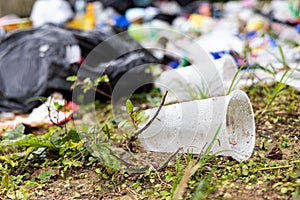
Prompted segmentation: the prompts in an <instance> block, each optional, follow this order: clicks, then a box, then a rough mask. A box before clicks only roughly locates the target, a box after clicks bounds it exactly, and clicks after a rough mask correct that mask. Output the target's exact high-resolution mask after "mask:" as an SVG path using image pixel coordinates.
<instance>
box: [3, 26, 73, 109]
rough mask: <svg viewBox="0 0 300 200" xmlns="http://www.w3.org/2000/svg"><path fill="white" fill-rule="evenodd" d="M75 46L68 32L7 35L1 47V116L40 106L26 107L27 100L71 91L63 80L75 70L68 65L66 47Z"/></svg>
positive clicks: (48, 28) (46, 29)
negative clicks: (7, 112)
mask: <svg viewBox="0 0 300 200" xmlns="http://www.w3.org/2000/svg"><path fill="white" fill-rule="evenodd" d="M76 44H77V40H76V39H75V38H74V37H73V35H72V33H71V32H70V31H66V30H64V29H61V28H58V27H55V26H47V25H46V26H43V27H41V28H37V29H31V30H25V31H20V32H14V33H12V34H8V35H6V37H5V38H4V39H3V40H2V41H1V43H0V112H4V111H21V112H28V111H30V110H31V109H33V108H34V107H36V106H37V105H39V104H40V103H41V102H38V101H35V102H31V103H27V100H28V99H29V98H32V97H36V96H48V95H50V94H51V93H52V92H54V91H58V92H63V93H66V92H68V91H70V86H71V83H70V82H67V81H66V80H65V79H66V77H67V76H69V75H71V74H76V71H77V67H74V66H72V65H70V63H69V62H68V61H67V59H66V47H67V46H72V45H76Z"/></svg>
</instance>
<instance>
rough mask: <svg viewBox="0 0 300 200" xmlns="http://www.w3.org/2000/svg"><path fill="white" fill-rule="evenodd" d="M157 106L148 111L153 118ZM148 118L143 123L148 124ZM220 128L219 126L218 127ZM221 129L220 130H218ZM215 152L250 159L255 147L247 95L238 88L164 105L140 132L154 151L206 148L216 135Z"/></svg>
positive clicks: (146, 143)
mask: <svg viewBox="0 0 300 200" xmlns="http://www.w3.org/2000/svg"><path fill="white" fill-rule="evenodd" d="M157 109H158V108H153V109H148V110H146V111H145V113H146V115H149V116H150V117H149V119H148V120H150V119H151V118H152V117H153V116H154V114H155V113H156V111H157ZM145 124H147V122H144V123H143V124H141V125H140V128H141V127H143V126H145ZM219 128H220V129H219ZM218 129H219V132H218ZM215 134H218V135H217V140H215V141H214V144H213V148H212V149H211V153H212V154H215V153H216V154H218V155H223V156H232V157H233V158H234V159H236V160H238V161H244V160H247V159H248V158H249V157H250V156H251V154H252V152H253V149H254V144H255V121H254V115H253V110H252V106H251V103H250V100H249V98H248V96H247V95H246V94H245V93H244V92H243V91H241V90H235V91H233V92H232V93H230V95H228V96H221V97H214V98H209V99H204V100H195V101H190V102H183V103H177V104H172V105H168V106H163V107H162V109H161V111H160V112H159V114H158V116H157V117H156V118H155V120H154V121H153V122H152V123H151V124H150V125H149V127H148V128H147V129H146V130H145V131H144V132H142V133H141V134H140V135H139V138H140V140H141V143H142V145H143V146H144V148H145V149H147V150H150V151H154V152H175V151H177V150H178V149H179V148H180V147H183V150H184V152H191V153H195V154H199V153H201V152H204V151H205V149H206V148H207V147H208V146H209V144H210V143H211V142H212V141H213V138H214V136H215Z"/></svg>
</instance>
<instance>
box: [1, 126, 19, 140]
mask: <svg viewBox="0 0 300 200" xmlns="http://www.w3.org/2000/svg"><path fill="white" fill-rule="evenodd" d="M24 132H25V126H24V125H23V124H21V125H19V126H17V127H16V128H15V129H13V130H8V131H5V132H4V133H3V134H2V139H3V140H18V139H21V138H22V137H23V136H24Z"/></svg>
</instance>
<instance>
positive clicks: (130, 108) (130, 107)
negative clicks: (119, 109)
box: [126, 99, 133, 115]
mask: <svg viewBox="0 0 300 200" xmlns="http://www.w3.org/2000/svg"><path fill="white" fill-rule="evenodd" d="M126 110H127V113H128V114H130V115H131V113H132V112H133V104H132V102H131V100H130V99H127V101H126Z"/></svg>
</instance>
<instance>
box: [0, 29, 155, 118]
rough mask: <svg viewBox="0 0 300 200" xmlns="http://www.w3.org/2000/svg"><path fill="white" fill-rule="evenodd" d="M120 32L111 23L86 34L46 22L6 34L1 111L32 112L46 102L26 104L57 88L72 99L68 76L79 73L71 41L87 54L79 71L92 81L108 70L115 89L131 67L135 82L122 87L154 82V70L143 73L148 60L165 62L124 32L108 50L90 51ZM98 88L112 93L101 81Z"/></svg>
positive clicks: (0, 61)
mask: <svg viewBox="0 0 300 200" xmlns="http://www.w3.org/2000/svg"><path fill="white" fill-rule="evenodd" d="M117 33H120V31H119V30H116V29H114V28H112V27H106V28H102V29H98V30H93V31H90V32H83V31H76V30H71V29H66V28H60V27H56V26H54V25H45V26H42V27H40V28H37V29H32V30H26V31H20V32H15V33H12V34H9V35H6V36H5V38H4V39H3V40H2V41H1V42H0V112H10V111H21V112H29V111H31V110H32V109H33V108H34V107H37V106H38V105H39V104H41V102H39V101H34V102H31V103H27V100H28V99H30V98H32V97H37V96H45V97H47V96H49V95H50V94H51V93H53V92H61V93H62V94H63V95H64V97H65V98H67V99H68V98H69V99H71V97H72V91H71V90H70V87H71V84H72V83H71V82H68V81H66V78H67V77H68V76H71V75H75V74H77V71H78V67H79V65H76V64H73V65H71V64H70V63H69V62H68V60H67V59H66V47H67V46H72V45H78V46H79V47H80V49H81V53H82V56H83V57H84V58H86V57H87V58H86V62H85V63H84V64H83V66H81V71H83V72H84V73H80V76H81V77H80V78H88V77H89V78H90V79H92V80H93V79H95V78H97V77H98V76H99V75H101V74H104V73H105V74H107V75H108V77H109V81H110V85H111V86H112V89H113V88H114V86H115V85H116V83H117V82H118V80H119V79H120V78H121V77H122V76H123V75H124V74H125V73H127V72H128V71H131V72H134V73H131V75H132V76H133V78H132V80H131V82H130V83H128V82H124V83H123V85H122V87H124V88H126V87H128V86H130V85H132V84H137V85H141V86H142V82H145V80H146V82H151V80H152V76H151V74H147V73H145V72H144V71H145V69H146V68H147V67H148V66H149V64H151V63H160V61H159V60H158V59H156V58H155V57H154V56H152V54H151V53H150V52H149V51H147V50H146V49H143V48H142V47H141V46H140V45H139V44H138V43H137V42H136V41H134V40H133V39H131V38H130V36H129V35H128V34H127V33H125V32H124V33H121V35H122V37H119V38H118V37H116V38H115V39H114V40H109V41H110V42H107V43H104V44H105V46H104V47H105V48H100V49H99V50H98V51H97V48H96V50H94V51H93V52H92V55H89V54H90V53H91V51H92V50H93V49H94V48H95V47H96V46H98V45H99V44H101V43H102V42H103V41H105V40H107V39H109V38H110V37H112V36H114V35H115V34H117ZM93 54H94V55H93ZM88 55H89V56H88ZM114 55H119V56H118V57H115V56H114ZM89 57H92V58H93V57H94V59H89ZM108 64H109V65H108ZM98 88H99V89H100V90H103V91H110V90H109V89H108V88H107V84H100V85H99V86H98ZM96 98H103V96H97V97H96Z"/></svg>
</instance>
